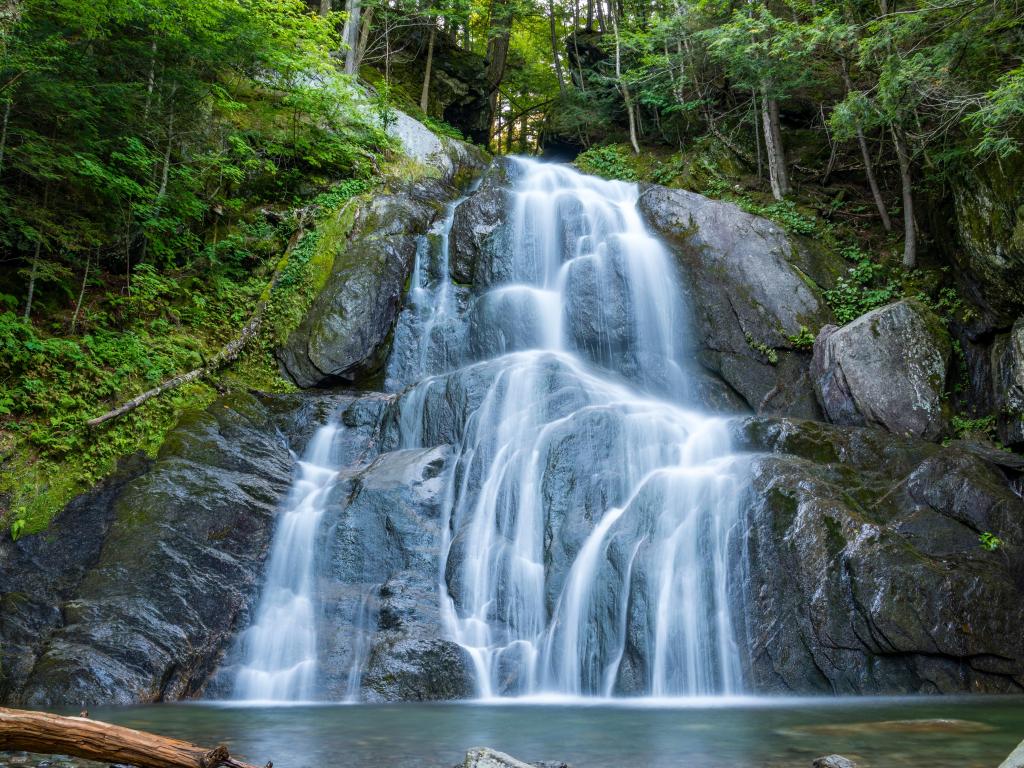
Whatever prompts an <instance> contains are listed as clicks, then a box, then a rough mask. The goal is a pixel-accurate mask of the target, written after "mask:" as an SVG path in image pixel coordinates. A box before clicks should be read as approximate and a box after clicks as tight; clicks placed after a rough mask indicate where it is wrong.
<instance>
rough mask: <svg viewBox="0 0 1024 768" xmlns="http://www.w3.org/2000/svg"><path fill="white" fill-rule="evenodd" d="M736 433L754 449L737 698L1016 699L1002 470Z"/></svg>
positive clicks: (1023, 646) (785, 433) (1022, 597)
mask: <svg viewBox="0 0 1024 768" xmlns="http://www.w3.org/2000/svg"><path fill="white" fill-rule="evenodd" d="M736 430H737V432H736V436H735V437H736V443H737V446H738V447H740V448H742V449H747V450H753V451H755V452H756V455H755V456H753V457H752V459H751V470H750V477H751V485H750V489H749V492H748V502H747V504H746V505H745V506H746V509H747V510H748V521H747V526H748V535H747V537H746V538H745V539H744V540H743V541H742V543H739V542H738V543H737V547H738V548H739V547H740V546H742V548H743V552H742V554H740V552H739V551H738V552H737V557H738V558H739V559H740V560H741V561H743V562H744V563H745V565H744V566H743V570H742V576H740V577H738V578H737V580H736V592H735V594H736V601H737V604H739V605H742V606H743V608H742V611H743V612H744V619H743V622H744V624H745V630H744V634H742V635H741V636H744V637H746V638H748V640H749V654H750V655H749V659H748V661H747V662H746V663H747V664H748V665H749V667H748V671H747V676H748V678H747V679H748V684H749V685H750V686H751V687H753V688H754V689H756V690H759V691H779V692H814V691H817V692H822V693H858V694H869V693H952V692H958V691H972V692H988V693H1008V692H1014V691H1016V692H1019V691H1020V690H1021V688H1022V686H1024V638H1022V635H1021V633H1020V627H1021V625H1022V622H1024V548H1022V546H1021V542H1022V541H1024V502H1022V501H1021V499H1020V498H1019V497H1018V496H1017V495H1016V494H1014V493H1013V491H1012V490H1011V489H1010V487H1009V484H1008V474H1007V472H1006V471H1005V470H1004V468H1002V467H999V466H997V465H995V464H992V463H990V462H988V461H986V460H985V459H984V458H982V457H981V456H980V455H978V454H976V453H974V452H972V451H971V450H969V448H968V446H966V445H964V444H956V443H954V444H951V445H950V446H948V447H945V448H943V447H940V446H937V445H935V444H933V443H928V442H925V441H922V440H918V439H913V438H904V437H900V436H896V435H891V434H888V433H886V432H884V431H881V430H874V429H864V428H849V427H836V426H832V425H827V424H821V423H815V422H804V421H800V420H790V419H765V418H750V419H747V420H745V421H743V422H737V423H736ZM766 451H767V452H768V453H767V455H766V454H765V452H766ZM985 532H993V533H994V534H995V535H997V536H998V537H999V538H1000V539H1001V540H1002V542H1003V543H1002V545H1001V546H1000V547H999V548H998V549H997V550H996V551H989V550H987V549H986V548H985V547H983V546H981V543H980V541H979V536H980V535H981V534H982V533H985Z"/></svg>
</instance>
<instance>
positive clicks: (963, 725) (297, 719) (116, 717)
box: [92, 697, 1024, 768]
mask: <svg viewBox="0 0 1024 768" xmlns="http://www.w3.org/2000/svg"><path fill="white" fill-rule="evenodd" d="M92 716H93V717H94V718H97V719H103V720H108V721H111V722H116V723H120V724H122V725H127V726H130V727H133V728H141V729H144V730H150V731H154V732H157V733H162V734H166V735H168V736H177V737H180V738H184V739H188V740H189V741H193V742H196V743H198V744H202V745H204V746H213V745H215V744H218V743H225V744H227V745H228V746H229V748H230V749H231V751H232V753H233V754H236V755H238V756H242V757H245V758H246V759H248V760H250V761H252V762H254V763H258V764H260V765H262V764H263V763H265V762H266V761H268V760H273V762H274V766H275V768H327V767H330V766H345V767H347V766H352V768H355V767H356V766H358V767H359V768H450V766H454V765H456V764H459V763H461V761H462V759H463V756H464V755H465V752H466V750H467V749H469V748H470V747H475V746H489V747H493V748H495V749H499V750H502V751H504V752H508V753H509V754H511V755H513V756H515V757H518V758H519V759H521V760H526V761H540V760H559V761H565V762H567V763H569V764H570V765H572V766H573V768H625V767H627V766H637V767H638V768H641V767H642V768H790V767H793V768H797V767H799V768H810V764H811V761H812V760H813V759H814V758H815V757H817V756H819V755H823V754H830V753H833V752H837V753H840V754H844V755H846V756H848V757H851V758H853V759H855V760H857V762H858V763H859V765H860V766H861V768H903V767H912V768H946V767H947V766H948V768H953V767H954V766H955V767H956V768H975V767H976V768H995V766H998V765H999V763H1000V762H1001V761H1002V760H1003V759H1004V758H1005V757H1006V755H1007V754H1009V752H1010V751H1011V750H1012V749H1013V748H1014V747H1015V746H1016V745H1017V743H1018V742H1020V741H1021V739H1024V697H1005V698H989V697H985V698H981V697H972V698H915V699H893V698H888V699H866V698H865V699H775V700H772V699H758V700H749V699H737V700H729V701H723V700H704V701H692V700H691V701H687V702H649V701H638V702H627V703H616V704H608V703H601V704H597V703H595V704H583V705H581V704H579V703H578V702H574V703H566V702H544V703H538V702H517V703H507V702H502V703H495V704H488V703H483V704H479V703H472V704H470V703H445V704H389V705H352V706H335V705H297V706H288V707H280V706H276V707H271V706H268V707H260V706H234V705H219V704H218V705H209V704H204V705H196V704H188V705H154V706H145V707H130V708H103V709H95V710H93V712H92Z"/></svg>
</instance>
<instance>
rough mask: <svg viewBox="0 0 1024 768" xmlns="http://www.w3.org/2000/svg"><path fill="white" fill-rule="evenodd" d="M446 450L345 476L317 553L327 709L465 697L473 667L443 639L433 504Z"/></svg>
mask: <svg viewBox="0 0 1024 768" xmlns="http://www.w3.org/2000/svg"><path fill="white" fill-rule="evenodd" d="M448 462H449V448H448V447H447V446H440V447H437V448H425V449H407V450H398V451H391V452H387V453H383V454H381V455H380V456H378V457H377V458H375V459H374V460H373V461H372V462H370V463H369V465H367V466H364V467H361V468H360V467H358V466H356V467H354V468H351V469H349V470H345V471H343V477H342V480H341V481H340V482H339V483H338V484H337V485H336V486H335V487H334V489H333V490H332V491H331V496H330V502H329V506H328V510H327V513H326V515H325V526H324V533H323V542H322V544H321V550H322V562H323V563H324V573H323V575H322V578H321V585H320V596H321V602H322V606H323V610H322V615H323V617H324V622H323V624H324V626H328V627H330V628H331V632H330V634H329V635H328V636H326V637H324V639H323V646H324V647H323V649H322V652H321V653H322V659H323V663H322V664H321V674H320V684H321V686H322V688H323V690H322V694H323V695H324V696H325V697H326V698H328V699H330V700H345V699H350V698H358V699H362V700H368V701H398V700H429V699H454V698H465V697H468V696H471V695H472V693H473V684H472V677H471V674H470V669H471V663H470V660H469V658H468V656H467V655H466V654H465V652H464V651H463V650H462V649H461V648H460V647H459V646H458V645H457V644H455V643H453V642H451V641H449V640H447V639H445V638H444V629H443V626H442V622H441V597H440V595H439V592H438V585H439V574H440V563H439V560H438V557H439V552H440V549H441V518H440V513H441V509H440V504H441V500H442V498H443V494H444V490H445V483H446V482H447V480H448V477H449V474H450V473H449V472H448Z"/></svg>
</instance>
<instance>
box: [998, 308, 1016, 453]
mask: <svg viewBox="0 0 1024 768" xmlns="http://www.w3.org/2000/svg"><path fill="white" fill-rule="evenodd" d="M992 371H993V377H992V404H993V406H994V409H995V413H996V425H997V428H998V431H999V439H1000V440H1001V441H1002V442H1003V443H1004V444H1006V445H1011V446H1020V445H1021V444H1024V315H1022V316H1021V317H1019V318H1017V322H1016V323H1014V324H1013V328H1012V329H1011V330H1010V332H1009V333H1006V334H1002V335H1000V336H997V337H996V340H995V343H993V345H992Z"/></svg>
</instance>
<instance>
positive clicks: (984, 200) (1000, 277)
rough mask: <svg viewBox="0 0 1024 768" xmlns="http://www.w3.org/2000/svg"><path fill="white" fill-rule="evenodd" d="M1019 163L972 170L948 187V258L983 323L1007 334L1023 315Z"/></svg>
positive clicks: (1023, 167)
mask: <svg viewBox="0 0 1024 768" xmlns="http://www.w3.org/2000/svg"><path fill="white" fill-rule="evenodd" d="M1022 173H1024V161H1022V160H1021V159H1020V157H1017V158H1010V159H1009V160H1003V161H1000V162H988V163H984V164H982V165H979V166H976V167H972V168H971V170H970V171H969V172H968V173H966V174H964V176H963V178H961V179H959V180H958V182H957V183H956V184H953V185H951V188H952V190H953V199H954V202H955V208H956V229H957V235H958V236H957V238H956V240H957V242H958V244H959V246H960V247H959V248H956V247H954V248H949V249H948V254H949V257H950V258H951V260H952V261H953V263H954V264H955V265H956V267H957V269H958V271H959V273H960V274H959V277H960V282H961V284H962V285H964V286H966V288H967V291H968V294H969V295H970V297H971V299H972V300H973V302H974V303H975V305H976V306H978V307H979V308H981V310H982V314H983V323H984V324H986V325H988V327H991V328H1007V327H1009V326H1010V325H1011V324H1012V323H1013V321H1014V319H1015V318H1017V317H1018V316H1019V315H1020V313H1021V311H1022V310H1024V193H1022V191H1021V185H1020V178H1021V174H1022Z"/></svg>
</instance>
